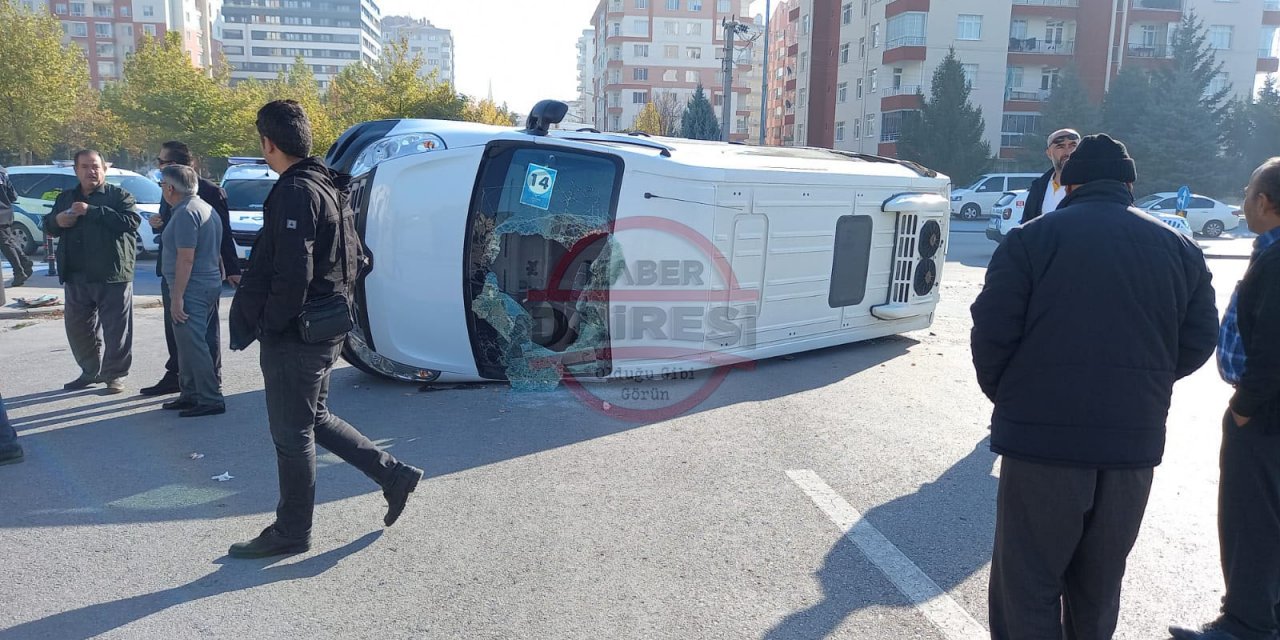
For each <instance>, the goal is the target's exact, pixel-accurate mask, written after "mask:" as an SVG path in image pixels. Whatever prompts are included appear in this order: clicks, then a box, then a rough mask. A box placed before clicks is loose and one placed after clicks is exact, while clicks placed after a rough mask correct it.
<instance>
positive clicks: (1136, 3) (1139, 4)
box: [1133, 0, 1186, 11]
mask: <svg viewBox="0 0 1280 640" xmlns="http://www.w3.org/2000/svg"><path fill="white" fill-rule="evenodd" d="M1185 4H1186V0H1133V8H1134V9H1156V10H1164V11H1182V10H1183V9H1184V8H1185V7H1184V6H1183V5H1185Z"/></svg>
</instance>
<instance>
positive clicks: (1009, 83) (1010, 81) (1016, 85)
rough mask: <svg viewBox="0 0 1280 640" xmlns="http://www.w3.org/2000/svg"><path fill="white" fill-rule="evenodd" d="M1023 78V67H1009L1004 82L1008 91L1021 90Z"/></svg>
mask: <svg viewBox="0 0 1280 640" xmlns="http://www.w3.org/2000/svg"><path fill="white" fill-rule="evenodd" d="M1022 76H1023V70H1022V67H1009V68H1008V69H1007V70H1005V81H1004V85H1005V87H1006V88H1008V89H1021V88H1022Z"/></svg>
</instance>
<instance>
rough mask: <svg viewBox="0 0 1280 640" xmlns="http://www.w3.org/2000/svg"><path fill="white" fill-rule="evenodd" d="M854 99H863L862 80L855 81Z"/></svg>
mask: <svg viewBox="0 0 1280 640" xmlns="http://www.w3.org/2000/svg"><path fill="white" fill-rule="evenodd" d="M853 99H854V100H861V99H862V78H858V79H856V80H854V81H853Z"/></svg>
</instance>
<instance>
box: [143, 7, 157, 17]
mask: <svg viewBox="0 0 1280 640" xmlns="http://www.w3.org/2000/svg"><path fill="white" fill-rule="evenodd" d="M154 15H156V8H155V7H153V6H151V5H149V4H144V5H142V17H144V18H150V17H151V16H154Z"/></svg>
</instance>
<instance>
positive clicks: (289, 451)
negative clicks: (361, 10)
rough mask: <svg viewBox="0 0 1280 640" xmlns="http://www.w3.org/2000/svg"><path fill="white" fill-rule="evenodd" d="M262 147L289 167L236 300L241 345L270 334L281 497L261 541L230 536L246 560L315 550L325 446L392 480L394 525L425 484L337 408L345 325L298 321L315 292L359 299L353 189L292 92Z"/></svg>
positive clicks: (262, 115) (261, 115) (266, 357)
mask: <svg viewBox="0 0 1280 640" xmlns="http://www.w3.org/2000/svg"><path fill="white" fill-rule="evenodd" d="M257 126H258V134H259V135H260V136H261V138H262V154H263V157H264V158H266V161H267V164H268V165H270V166H271V169H272V170H274V171H275V172H276V173H279V174H280V179H279V181H277V182H276V185H275V186H274V187H273V188H272V189H271V193H270V194H269V195H268V196H267V200H266V202H265V203H263V214H262V215H263V224H262V232H261V234H260V235H259V236H258V240H257V242H255V243H254V245H253V254H252V255H251V256H250V258H249V268H248V269H247V270H246V272H245V275H244V279H243V280H241V282H240V289H239V290H238V291H237V292H236V296H235V299H234V300H232V302H231V319H230V325H231V327H230V329H231V348H232V349H233V350H240V349H244V348H245V347H247V346H249V345H250V344H252V343H253V341H254V340H255V339H256V340H258V341H259V342H260V343H261V351H260V358H261V365H262V378H263V383H264V386H265V388H266V396H267V420H268V421H269V422H270V424H271V438H272V440H274V441H275V445H276V463H277V470H278V472H279V475H280V502H279V504H278V506H277V507H276V520H275V522H274V523H273V524H272V525H271V526H269V527H267V528H266V529H265V530H263V532H262V533H261V534H260V535H259V536H258V537H256V538H254V539H253V540H250V541H248V542H242V543H237V544H234V545H232V546H231V550H230V552H229V553H230V555H232V556H234V557H239V558H261V557H266V556H275V555H284V554H290V553H300V552H303V551H306V550H307V549H309V548H310V543H311V521H312V514H313V512H314V511H315V491H316V449H315V445H316V444H319V445H320V446H322V447H324V448H326V449H328V450H329V451H332V452H333V453H335V454H337V456H338V457H340V458H342V459H343V460H345V461H346V462H347V463H348V464H351V465H352V466H354V467H356V468H357V469H359V470H360V471H362V472H364V474H365V475H367V476H369V478H371V479H373V481H374V482H377V483H378V485H379V486H381V487H382V493H383V495H384V496H385V497H386V500H387V515H386V516H385V517H384V518H383V523H384V524H385V525H387V526H391V525H392V524H394V523H395V521H396V519H397V518H399V517H400V513H401V512H402V511H403V510H404V506H405V503H406V502H407V501H408V499H409V494H410V493H412V492H413V490H414V489H415V488H416V487H417V486H418V481H419V480H420V479H421V478H422V470H421V469H417V468H414V467H411V466H409V465H407V464H403V463H401V462H398V461H396V459H395V458H394V457H392V456H391V454H389V453H387V452H385V451H382V450H380V449H378V447H377V446H376V445H374V444H373V442H371V441H370V440H369V439H368V438H366V437H365V436H364V435H363V434H361V433H360V432H359V431H356V429H355V427H352V426H351V425H350V424H347V422H346V421H344V420H342V419H341V418H339V417H337V416H335V415H333V414H332V413H329V408H328V406H327V400H328V396H329V374H330V372H331V371H332V369H333V365H334V362H335V361H337V359H338V354H339V353H340V352H341V350H342V343H343V340H344V339H345V337H346V335H345V334H342V335H338V336H334V337H332V338H329V339H325V340H321V341H312V342H308V341H306V340H304V338H303V334H302V332H301V331H300V330H299V327H298V317H299V316H300V315H301V314H302V312H303V307H304V305H305V304H306V303H308V302H311V301H320V300H332V299H333V298H332V296H334V295H335V294H338V295H342V296H344V297H345V299H346V300H349V299H350V291H349V287H350V285H351V283H353V282H355V279H356V277H357V274H358V270H359V262H360V254H359V248H360V239H359V237H358V236H356V233H355V223H354V221H353V220H351V216H350V215H347V214H346V211H347V207H346V201H347V198H346V194H345V193H342V192H340V191H339V190H338V188H337V187H336V186H335V185H334V177H335V174H333V173H332V172H331V171H330V170H329V168H328V167H326V166H325V165H324V162H322V161H321V160H320V159H319V158H312V157H308V156H309V155H310V153H311V123H310V121H308V120H307V116H306V114H305V113H304V112H303V111H302V107H300V106H299V105H298V103H297V102H294V101H293V100H277V101H275V102H271V103H268V104H267V105H266V106H264V107H262V108H261V109H260V110H258V122H257Z"/></svg>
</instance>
